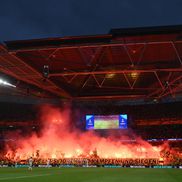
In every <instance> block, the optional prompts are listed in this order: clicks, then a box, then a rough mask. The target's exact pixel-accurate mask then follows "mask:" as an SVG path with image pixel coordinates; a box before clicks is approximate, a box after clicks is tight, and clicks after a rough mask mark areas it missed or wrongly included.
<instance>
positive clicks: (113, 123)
mask: <svg viewBox="0 0 182 182" xmlns="http://www.w3.org/2000/svg"><path fill="white" fill-rule="evenodd" d="M127 128H128V115H127V114H118V115H93V114H91V115H86V129H87V130H99V129H127Z"/></svg>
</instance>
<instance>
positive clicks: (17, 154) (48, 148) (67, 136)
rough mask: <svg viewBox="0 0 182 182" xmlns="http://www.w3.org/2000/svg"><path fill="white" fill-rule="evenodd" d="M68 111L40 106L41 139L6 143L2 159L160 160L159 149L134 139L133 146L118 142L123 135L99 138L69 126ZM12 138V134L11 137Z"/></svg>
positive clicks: (33, 138) (90, 132)
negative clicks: (85, 158)
mask: <svg viewBox="0 0 182 182" xmlns="http://www.w3.org/2000/svg"><path fill="white" fill-rule="evenodd" d="M70 114H71V113H70V110H69V109H64V110H63V111H60V110H59V109H55V108H51V107H44V108H43V109H42V117H41V122H42V124H43V128H42V130H41V136H38V135H37V134H36V133H33V134H32V135H31V136H29V137H28V138H23V137H21V138H20V139H19V140H17V141H16V146H15V142H14V143H13V145H11V144H7V145H6V149H7V153H6V157H8V158H11V159H27V158H29V157H30V156H33V157H37V158H70V157H83V158H84V157H93V156H99V157H102V158H160V151H161V149H162V148H161V147H154V146H152V145H151V144H149V143H148V142H146V141H143V140H141V139H139V138H138V139H137V142H136V143H122V141H121V140H122V139H126V138H127V137H126V136H120V138H118V137H117V138H115V137H114V136H112V134H110V135H109V136H108V137H101V136H98V135H97V134H95V133H94V131H87V132H83V131H79V130H78V129H76V128H74V127H73V126H72V122H74V121H70V118H69V116H70ZM13 135H15V134H13Z"/></svg>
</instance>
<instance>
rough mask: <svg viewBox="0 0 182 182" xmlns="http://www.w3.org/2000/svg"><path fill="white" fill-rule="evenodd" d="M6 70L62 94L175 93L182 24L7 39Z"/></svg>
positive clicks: (180, 86)
mask: <svg viewBox="0 0 182 182" xmlns="http://www.w3.org/2000/svg"><path fill="white" fill-rule="evenodd" d="M0 71H1V72H3V73H5V74H7V75H10V76H12V77H14V78H16V79H17V80H21V81H23V82H24V83H27V84H29V85H32V86H35V87H36V88H39V89H41V90H42V91H45V92H46V93H47V94H50V93H51V95H53V96H55V97H57V98H67V99H75V100H90V99H91V100H92V99H93V100H97V99H121V100H122V99H144V100H147V99H162V98H165V97H172V98H175V97H176V96H178V95H180V94H181V91H182V26H181V25H179V26H165V27H146V28H131V29H112V30H111V31H110V32H109V34H104V35H90V36H74V37H62V38H47V39H36V40H20V41H5V42H4V43H3V44H1V45H0Z"/></svg>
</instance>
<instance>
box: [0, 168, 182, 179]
mask: <svg viewBox="0 0 182 182" xmlns="http://www.w3.org/2000/svg"><path fill="white" fill-rule="evenodd" d="M1 181H2V182H10V181H11V182H12V181H18V182H30V181H31V182H182V170H181V169H130V168H115V169H113V168H49V169H45V168H34V169H33V171H28V170H27V168H17V169H15V168H0V182H1Z"/></svg>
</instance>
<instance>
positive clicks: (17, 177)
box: [0, 174, 51, 180]
mask: <svg viewBox="0 0 182 182" xmlns="http://www.w3.org/2000/svg"><path fill="white" fill-rule="evenodd" d="M49 175H51V174H37V175H30V176H15V177H6V178H0V180H8V179H21V178H33V177H40V176H49Z"/></svg>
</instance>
